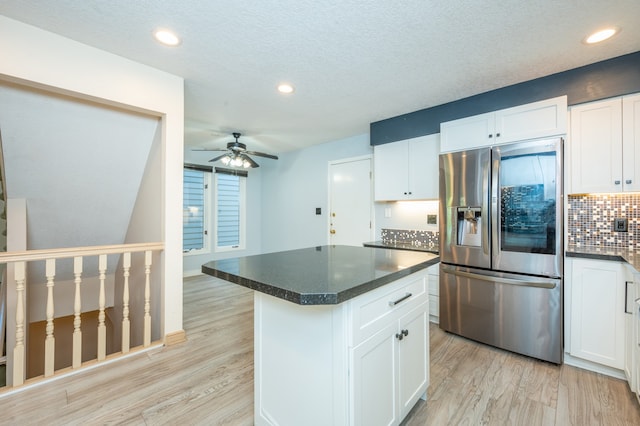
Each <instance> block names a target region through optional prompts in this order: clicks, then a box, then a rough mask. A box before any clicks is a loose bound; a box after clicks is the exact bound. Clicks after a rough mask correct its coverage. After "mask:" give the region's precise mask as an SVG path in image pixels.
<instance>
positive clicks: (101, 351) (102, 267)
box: [98, 254, 107, 361]
mask: <svg viewBox="0 0 640 426" xmlns="http://www.w3.org/2000/svg"><path fill="white" fill-rule="evenodd" d="M106 271H107V255H106V254H101V255H100V256H99V257H98V272H99V274H100V295H99V296H98V306H99V309H100V311H99V313H98V361H103V360H104V359H105V358H106V357H107V327H106V326H105V325H104V319H105V315H104V305H105V299H106V297H105V292H104V280H105V273H106Z"/></svg>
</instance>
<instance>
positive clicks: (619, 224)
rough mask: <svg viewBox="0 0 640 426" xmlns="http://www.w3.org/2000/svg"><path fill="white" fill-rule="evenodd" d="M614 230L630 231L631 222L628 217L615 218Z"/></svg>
mask: <svg viewBox="0 0 640 426" xmlns="http://www.w3.org/2000/svg"><path fill="white" fill-rule="evenodd" d="M613 230H614V231H615V232H628V231H629V222H628V220H627V219H626V218H616V219H614V220H613Z"/></svg>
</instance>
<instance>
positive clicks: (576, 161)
mask: <svg viewBox="0 0 640 426" xmlns="http://www.w3.org/2000/svg"><path fill="white" fill-rule="evenodd" d="M569 157H570V164H571V171H570V179H571V185H570V193H574V194H582V193H589V192H620V191H622V102H621V101H620V99H619V98H618V99H613V100H606V101H599V102H591V103H588V104H584V105H578V106H575V107H572V108H571V134H570V139H569Z"/></svg>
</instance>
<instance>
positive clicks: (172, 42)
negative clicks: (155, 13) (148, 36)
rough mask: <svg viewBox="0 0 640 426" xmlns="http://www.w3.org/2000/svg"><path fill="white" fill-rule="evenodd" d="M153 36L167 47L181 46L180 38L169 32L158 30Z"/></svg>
mask: <svg viewBox="0 0 640 426" xmlns="http://www.w3.org/2000/svg"><path fill="white" fill-rule="evenodd" d="M153 36H154V37H155V38H156V40H158V41H159V42H160V43H162V44H164V45H166V46H177V45H179V44H180V39H179V38H178V36H177V35H175V34H174V33H173V32H171V31H169V30H156V31H155V32H154V33H153Z"/></svg>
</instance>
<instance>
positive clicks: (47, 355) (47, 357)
mask: <svg viewBox="0 0 640 426" xmlns="http://www.w3.org/2000/svg"><path fill="white" fill-rule="evenodd" d="M45 275H46V276H47V328H46V333H47V335H46V337H45V340H44V377H49V376H53V371H54V366H55V356H56V354H55V352H56V339H55V338H54V337H53V314H54V311H53V285H54V282H53V280H54V278H55V275H56V260H55V259H47V260H46V268H45Z"/></svg>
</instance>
